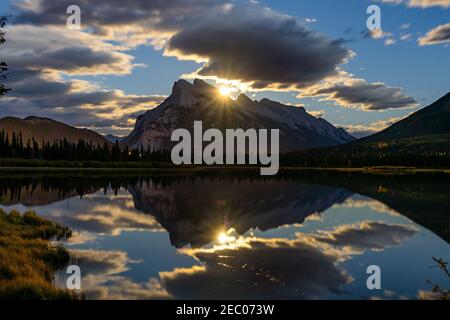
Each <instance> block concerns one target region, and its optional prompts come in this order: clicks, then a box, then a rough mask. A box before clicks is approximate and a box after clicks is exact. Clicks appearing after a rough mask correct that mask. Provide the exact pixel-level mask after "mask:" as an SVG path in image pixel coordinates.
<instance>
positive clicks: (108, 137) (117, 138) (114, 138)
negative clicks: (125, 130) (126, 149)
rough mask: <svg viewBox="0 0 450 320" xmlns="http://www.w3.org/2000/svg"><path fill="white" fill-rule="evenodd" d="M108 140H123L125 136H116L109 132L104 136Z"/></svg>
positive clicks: (112, 141) (114, 141)
mask: <svg viewBox="0 0 450 320" xmlns="http://www.w3.org/2000/svg"><path fill="white" fill-rule="evenodd" d="M103 137H104V138H105V139H106V140H108V141H109V142H111V143H116V141H117V142H121V141H122V140H123V139H124V138H125V137H119V136H115V135H113V134H107V135H104V136H103Z"/></svg>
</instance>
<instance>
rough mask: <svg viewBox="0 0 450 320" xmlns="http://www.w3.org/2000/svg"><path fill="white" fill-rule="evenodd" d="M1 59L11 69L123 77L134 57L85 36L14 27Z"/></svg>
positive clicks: (51, 29)
mask: <svg viewBox="0 0 450 320" xmlns="http://www.w3.org/2000/svg"><path fill="white" fill-rule="evenodd" d="M7 34H8V41H7V42H6V44H5V45H4V47H3V48H2V58H4V59H5V60H7V61H8V65H9V66H10V67H12V68H26V69H32V70H41V71H43V72H44V71H47V72H48V71H50V70H52V71H61V72H64V73H65V74H71V75H107V74H114V75H122V74H130V73H131V70H132V69H133V67H134V66H133V64H132V60H133V59H134V58H133V57H132V56H130V55H127V54H125V53H122V52H120V51H119V50H118V49H120V47H115V46H113V45H111V44H108V43H106V42H104V41H100V40H99V39H97V38H96V37H94V36H91V35H88V34H86V33H83V32H79V31H73V30H68V29H64V28H56V27H36V26H29V25H27V26H20V25H19V26H12V27H10V28H8V29H7Z"/></svg>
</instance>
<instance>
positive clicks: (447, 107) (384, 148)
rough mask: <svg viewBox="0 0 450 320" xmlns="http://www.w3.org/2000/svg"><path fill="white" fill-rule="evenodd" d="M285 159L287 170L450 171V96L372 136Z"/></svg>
mask: <svg viewBox="0 0 450 320" xmlns="http://www.w3.org/2000/svg"><path fill="white" fill-rule="evenodd" d="M283 159H284V165H287V166H289V165H291V166H318V167H322V166H323V167H361V166H413V167H450V93H448V94H446V95H445V96H443V97H442V98H440V99H439V100H437V101H436V102H434V103H433V104H431V105H430V106H428V107H426V108H423V109H421V110H419V111H417V112H415V113H413V114H412V115H410V116H409V117H407V118H405V119H403V120H401V121H399V122H397V123H395V124H393V125H392V126H390V127H389V128H387V129H385V130H383V131H381V132H379V133H376V134H374V135H372V136H369V137H366V138H362V139H359V140H356V141H352V142H350V143H347V144H343V145H340V146H336V147H330V148H316V149H309V150H304V151H299V152H292V153H289V154H286V155H285V156H284V158H283Z"/></svg>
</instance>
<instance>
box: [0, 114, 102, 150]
mask: <svg viewBox="0 0 450 320" xmlns="http://www.w3.org/2000/svg"><path fill="white" fill-rule="evenodd" d="M2 130H4V131H5V132H6V133H8V135H9V137H10V139H11V136H12V133H13V132H16V133H17V134H18V133H19V132H21V133H22V139H23V142H24V143H26V142H27V141H28V140H31V139H32V138H34V140H36V141H37V142H38V143H42V141H48V142H53V141H55V140H59V139H63V138H66V139H67V140H68V141H70V142H72V143H77V142H78V141H79V140H80V139H82V140H84V141H85V142H88V143H90V142H92V143H93V144H96V145H103V144H104V143H107V144H110V142H109V141H108V140H106V139H105V138H104V137H103V136H102V135H100V134H98V133H97V132H94V131H91V130H88V129H79V128H75V127H72V126H69V125H67V124H65V123H62V122H58V121H55V120H52V119H48V118H40V117H27V118H25V119H19V118H15V117H5V118H2V119H0V131H2Z"/></svg>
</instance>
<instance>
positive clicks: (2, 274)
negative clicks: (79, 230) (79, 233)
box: [0, 209, 83, 300]
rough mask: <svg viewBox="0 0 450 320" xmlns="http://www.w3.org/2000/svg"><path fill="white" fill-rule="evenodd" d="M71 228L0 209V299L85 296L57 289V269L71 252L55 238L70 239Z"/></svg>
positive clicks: (61, 266)
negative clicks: (55, 282)
mask: <svg viewBox="0 0 450 320" xmlns="http://www.w3.org/2000/svg"><path fill="white" fill-rule="evenodd" d="M71 235H72V232H71V231H70V229H69V228H67V227H64V226H61V225H59V224H57V223H55V222H52V221H49V220H46V219H44V218H41V217H39V216H38V215H37V214H36V213H35V212H33V211H27V212H25V213H24V214H20V213H19V212H17V211H14V210H13V211H11V212H10V213H6V212H5V211H3V210H1V209H0V300H4V299H7V300H10V299H12V300H17V299H20V300H76V299H82V298H83V296H82V295H78V294H77V293H76V292H73V291H69V290H65V289H61V288H57V287H56V286H55V284H54V274H55V272H57V271H59V270H62V269H63V268H64V267H65V266H67V265H68V264H69V262H70V259H71V257H70V254H69V252H68V251H67V250H66V249H65V248H64V247H63V246H62V245H54V244H53V243H52V240H55V239H56V240H64V239H67V238H69V237H70V236H71Z"/></svg>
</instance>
